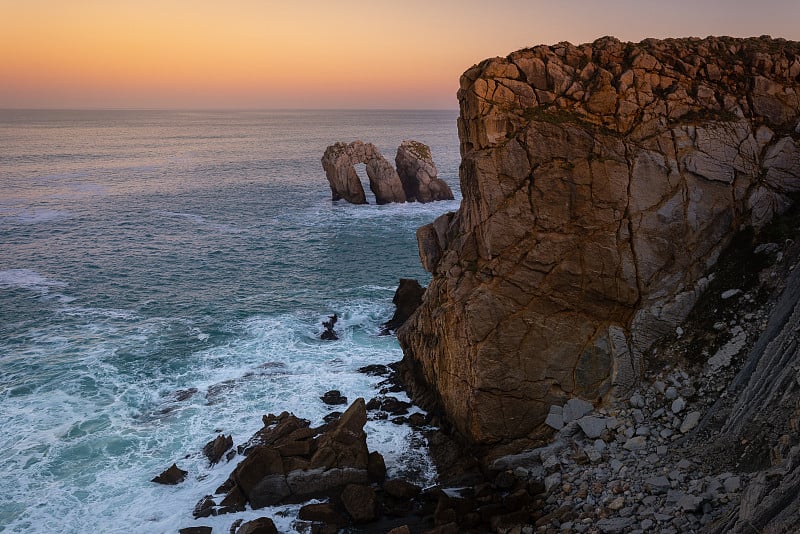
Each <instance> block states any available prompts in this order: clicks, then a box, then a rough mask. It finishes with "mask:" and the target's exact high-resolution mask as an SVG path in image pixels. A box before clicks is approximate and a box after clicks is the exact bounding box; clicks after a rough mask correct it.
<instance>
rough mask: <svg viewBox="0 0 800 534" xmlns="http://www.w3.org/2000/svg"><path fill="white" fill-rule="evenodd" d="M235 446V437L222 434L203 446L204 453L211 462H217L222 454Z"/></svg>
mask: <svg viewBox="0 0 800 534" xmlns="http://www.w3.org/2000/svg"><path fill="white" fill-rule="evenodd" d="M232 447H233V437H231V436H225V435H224V434H220V435H219V436H217V437H216V438H214V439H213V440H211V441H209V442H208V443H206V445H205V447H203V454H204V455H205V457H206V458H208V461H209V463H210V464H212V465H213V464H215V463H217V462H219V461H220V459H222V456H223V455H224V454H225V453H226V452H227V451H228V450H229V449H231V448H232Z"/></svg>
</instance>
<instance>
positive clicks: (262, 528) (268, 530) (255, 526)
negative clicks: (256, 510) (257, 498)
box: [236, 517, 278, 534]
mask: <svg viewBox="0 0 800 534" xmlns="http://www.w3.org/2000/svg"><path fill="white" fill-rule="evenodd" d="M236 534H278V529H277V528H276V527H275V523H274V522H273V521H272V519H270V518H269V517H259V518H258V519H253V520H252V521H248V522H247V523H243V524H242V526H240V527H239V530H237V531H236Z"/></svg>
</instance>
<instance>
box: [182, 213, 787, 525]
mask: <svg viewBox="0 0 800 534" xmlns="http://www.w3.org/2000/svg"><path fill="white" fill-rule="evenodd" d="M799 225H800V210H798V209H797V208H795V209H793V210H792V211H790V212H789V213H787V214H786V216H785V217H783V218H781V219H779V220H778V221H776V222H775V223H774V225H772V226H770V227H767V228H766V229H765V232H763V233H762V235H761V236H760V237H759V238H758V239H752V236H751V238H750V239H745V240H743V241H742V242H740V243H736V244H735V245H734V246H732V247H731V248H730V249H729V250H728V251H727V253H726V254H725V255H724V256H723V258H722V259H721V260H720V262H719V264H718V266H717V269H716V270H715V272H714V275H713V276H712V279H713V280H712V283H711V285H710V286H709V289H708V292H707V293H706V294H705V295H704V296H703V298H702V299H701V300H700V302H699V303H698V307H697V309H696V311H695V313H694V314H693V315H690V316H689V317H688V318H687V320H686V321H685V323H683V324H682V325H681V326H680V327H679V329H678V330H676V332H675V334H674V336H673V338H671V339H669V340H665V341H664V342H663V343H661V344H659V345H658V346H657V347H654V348H653V349H652V351H651V353H650V354H648V361H649V362H650V365H649V367H648V369H646V371H645V374H644V377H643V380H642V381H641V383H640V385H639V387H638V388H637V390H636V391H635V392H634V393H632V394H631V395H630V396H629V397H627V398H625V399H621V400H620V401H618V402H617V403H615V404H613V405H610V406H607V407H602V408H599V409H596V408H595V407H594V406H593V405H592V404H591V403H587V402H585V401H581V400H579V399H572V400H570V401H568V402H566V403H565V404H564V405H563V406H556V407H554V408H551V411H550V415H549V416H548V427H549V428H550V429H551V432H552V435H551V436H550V440H549V441H548V442H547V443H546V444H544V445H543V446H541V447H538V448H532V449H529V450H526V451H524V452H522V453H519V454H515V455H507V456H501V457H499V458H494V459H492V458H490V457H488V456H482V455H483V454H484V453H485V452H486V450H485V449H481V448H475V447H473V448H470V447H468V446H465V445H464V443H463V441H460V438H458V436H457V434H455V433H453V432H452V429H451V428H450V427H448V426H447V425H446V424H444V423H446V422H443V421H442V420H441V419H440V418H439V416H438V415H436V414H428V415H423V414H422V413H420V412H418V411H415V412H414V413H413V414H411V415H409V414H408V412H409V409H410V408H412V406H411V405H410V404H409V403H405V402H403V401H400V400H398V399H397V398H395V397H393V396H392V392H393V391H398V390H400V389H401V388H402V387H403V384H402V381H401V376H402V375H401V374H400V373H398V372H397V371H396V369H397V368H398V367H402V365H401V364H394V365H392V366H382V365H377V366H369V367H367V368H363V369H362V370H361V371H362V372H365V373H370V374H373V375H379V376H383V377H385V380H384V381H383V382H381V383H380V386H379V387H380V388H381V389H380V392H379V394H378V395H377V396H376V397H375V398H373V399H370V400H369V401H366V402H365V401H364V399H358V400H356V401H354V402H353V403H352V404H351V405H350V406H349V408H347V410H345V411H344V414H339V413H338V412H333V413H334V414H335V415H336V414H338V415H336V417H334V418H333V419H332V420H331V422H329V423H327V424H326V425H324V426H323V427H320V428H317V429H312V428H310V427H309V426H308V424H307V423H308V422H307V421H302V420H299V419H297V418H296V417H294V416H292V415H291V414H286V413H284V414H280V415H278V416H274V415H267V416H265V417H264V419H263V422H264V425H265V426H264V428H263V429H262V430H261V431H259V432H258V433H257V434H256V435H254V436H253V438H251V439H250V440H249V441H248V442H247V443H245V444H242V445H239V447H238V450H239V452H243V453H245V454H246V457H245V460H243V461H242V462H241V463H240V464H239V466H237V467H236V468H235V469H234V470H233V473H232V475H231V479H230V481H229V482H230V484H227V485H226V487H223V488H220V490H223V491H220V496H206V497H203V498H202V499H200V501H199V502H198V505H197V507H196V508H195V511H194V514H195V517H196V518H197V523H202V518H203V517H204V516H208V515H212V514H214V515H217V514H222V513H231V514H232V515H231V530H230V532H232V533H239V534H243V533H250V534H252V533H254V532H277V531H276V530H270V528H272V527H269V524H270V522H269V521H268V519H269V518H264V519H262V520H261V521H260V523H258V525H249V524H248V523H243V524H242V523H241V520H236V519H235V517H236V516H235V512H236V511H238V510H242V509H243V508H244V506H245V505H247V506H250V507H251V508H257V507H260V506H264V505H267V504H274V502H275V495H278V494H279V495H281V496H282V497H281V499H288V500H296V501H303V500H305V499H306V498H308V497H309V496H312V495H313V496H315V497H317V498H320V497H321V498H322V501H320V500H314V501H312V502H311V504H307V505H305V506H303V507H302V508H301V509H300V513H299V516H298V518H297V521H296V522H295V524H294V527H295V528H297V529H298V530H299V531H305V532H314V533H322V532H325V533H333V532H352V533H381V534H383V533H393V534H402V533H425V534H443V533H461V532H472V533H482V532H496V533H504V534H523V533H534V532H536V533H564V534H568V533H623V532H624V533H638V532H641V533H645V532H661V533H673V534H677V533H683V532H709V533H710V532H726V530H725V528H726V527H725V525H728V524H729V523H731V522H732V521H733V522H734V523H735V522H736V520H737V518H739V517H740V516H742V517H743V513H747V511H748V510H752V509H754V508H755V507H756V505H757V504H758V502H757V501H754V497H753V491H754V490H753V489H752V488H754V487H762V486H758V485H757V480H758V479H759V477H760V476H761V477H763V476H765V475H764V473H771V474H769V475H768V477H769V478H770V480H772V481H773V483H774V481H776V480H779V479H781V478H782V474H781V473H782V471H781V469H785V468H786V465H787V463H791V459H792V458H793V456H792V451H793V449H792V448H793V447H795V446H796V445H797V435H796V433H795V434H792V435H789V434H787V433H786V430H787V429H785V428H783V426H782V425H781V424H778V423H781V421H778V420H775V421H773V422H774V423H775V424H774V425H773V426H774V428H773V429H772V431H771V432H768V433H762V434H761V435H758V436H751V437H750V438H749V439H744V440H740V441H739V442H737V443H732V442H729V441H726V438H725V434H724V433H723V432H722V430H723V428H722V427H723V425H722V424H721V423H720V422H719V421H718V420H717V419H719V414H720V413H721V410H722V409H723V408H722V405H724V404H725V403H726V402H727V403H729V404H730V403H733V402H734V401H735V398H736V397H735V395H733V394H732V393H730V392H729V390H730V388H731V387H732V384H734V383H735V381H736V378H737V376H739V375H740V374H741V372H742V369H744V368H745V367H746V363H747V358H746V357H745V355H746V354H747V352H748V350H750V349H752V348H753V347H754V346H756V345H757V341H758V339H759V337H760V336H762V334H763V332H764V331H765V330H766V328H767V325H768V323H769V321H770V316H771V314H772V313H773V312H774V309H775V307H776V305H777V302H778V301H779V300H780V298H781V297H782V296H783V295H784V294H785V292H786V289H787V287H789V288H791V287H793V286H792V284H793V283H794V282H793V280H792V276H794V277H795V278H796V277H797V275H798V273H800V270H798V269H797V267H798V266H800V240H798V241H794V240H793V238H792V237H791V236H792V235H793V234H792V233H791V232H797V231H798V230H800V228H798V226H799ZM775 228H777V229H778V230H777V231H773V230H775ZM781 228H784V230H780V229H781ZM786 228H789V233H781V232H785V229H786ZM776 232H777V233H776ZM794 235H797V234H796V233H795V234H794ZM768 238H779V239H778V240H776V241H774V242H772V241H769V242H768V241H764V240H765V239H768ZM756 260H758V261H756ZM404 285H406V284H404ZM414 293H415V292H414ZM415 294H416V293H415ZM399 307H401V306H399ZM709 325H710V326H709ZM798 384H799V385H800V382H799V383H798ZM797 390H798V388H794V389H793V390H792V391H794V392H795V395H794V397H792V399H791V400H792V402H800V392H798V391H797ZM326 398H329V399H333V398H336V399H344V397H341V396H336V395H335V393H334V392H329V394H326ZM345 402H346V399H345ZM368 417H369V418H380V419H384V418H388V419H391V420H392V421H393V422H396V423H397V424H408V425H411V426H412V427H413V428H415V429H416V431H417V432H419V433H420V436H424V438H425V441H426V442H427V443H428V446H429V447H430V448H431V455H432V457H433V459H434V460H435V461H436V463H437V468H438V470H439V473H440V480H439V481H438V482H439V483H438V484H437V485H435V486H433V487H428V488H422V487H419V486H418V485H415V484H413V483H411V482H408V481H405V480H402V479H398V478H394V479H388V480H387V479H386V478H385V473H386V467H385V465H383V462H382V461H381V460H382V459H381V458H379V455H377V453H374V452H373V453H369V451H367V450H366V443H365V441H364V435H363V424H364V422H366V419H367V418H368ZM786 424H790V423H788V422H787V423H786ZM442 425H443V426H442ZM795 425H796V423H795ZM343 429H347V430H346V431H345V430H343ZM337 433H338V435H340V436H341V434H342V433H346V434H347V436H348V439H346V440H344V442H346V446H344V447H339V446H341V445H342V442H343V440H342V439H340V438H332V436H334V435H337ZM326 436H327V437H326ZM315 442H316V443H315ZM326 442H327V443H329V444H334V449H335V448H336V447H339V449H338V451H337V453H336V454H333V455H328V454H327V453H320V451H321V450H325V449H326V445H324V444H325V443H326ZM302 443H306V444H302ZM265 446H267V447H268V448H271V449H272V450H274V451H277V454H278V456H276V457H275V458H272V459H273V460H274V459H276V458H278V457H279V458H280V460H281V461H280V463H281V466H280V468H277V469H275V468H274V467H273V470H277V471H283V473H282V474H281V475H280V476H281V477H283V480H284V481H287V483H286V486H287V487H289V488H291V487H293V485H295V486H296V483H289V482H288V479H289V478H290V477H291V474H289V475H287V474H286V472H287V469H284V466H286V465H292V463H293V462H297V464H296V466H295V467H297V466H301V467H300V468H302V469H309V468H312V466H314V465H316V464H315V463H314V460H313V458H314V457H315V456H317V458H318V459H319V458H320V457H322V456H329V457H332V458H338V460H337V462H338V463H336V462H333V463H331V462H327V463H326V462H323V463H324V464H325V465H326V468H327V469H333V470H334V471H335V472H336V477H339V475H341V469H343V468H347V467H350V468H352V469H354V470H355V471H354V473H356V475H355V477H354V478H352V480H351V479H349V478H348V479H347V480H345V479H342V478H338V479H335V480H334V477H331V476H330V475H328V476H327V477H326V476H318V477H316V478H317V480H316V481H315V484H316V487H310V486H307V485H306V486H305V490H308V493H307V494H302V493H301V494H292V493H286V492H278V493H277V494H276V493H275V492H273V491H272V489H274V488H273V486H274V484H272V485H270V484H268V485H266V486H265V485H264V484H263V482H261V483H259V484H255V485H253V484H250V485H249V486H248V485H247V482H244V484H245V486H244V487H245V488H246V489H245V491H244V492H241V493H239V492H237V490H236V489H235V486H236V485H238V484H240V483H242V481H243V480H244V481H246V480H247V479H248V478H252V477H251V476H250V475H248V474H247V471H248V470H249V469H252V466H253V465H259V466H260V467H259V468H258V469H257V471H258V473H259V476H261V475H263V474H264V473H266V472H267V471H268V470H269V469H266V470H265V468H264V464H265V463H266V464H268V463H269V462H263V461H262V460H263V456H265V454H264V453H258V452H255V455H254V451H258V449H259V448H263V447H265ZM328 449H330V447H328ZM232 450H235V449H233V448H232V443H230V441H229V439H228V438H227V437H225V436H218V437H217V438H216V439H215V440H212V441H210V442H209V444H208V445H207V446H206V447H205V448H204V453H205V454H206V455H207V456H208V457H209V461H212V462H213V461H219V460H220V459H222V458H224V457H225V455H226V454H230V451H232ZM293 458H294V459H293ZM342 462H344V463H342ZM348 462H349V463H348ZM317 463H319V460H317ZM321 465H322V464H321ZM317 467H319V466H317ZM291 471H292V470H291V469H289V470H288V472H289V473H291ZM320 473H322V472H320ZM320 473H318V475H319V474H320ZM273 474H274V473H273ZM266 478H269V476H268V475H264V476H263V477H262V481H263V479H266ZM306 480H307V479H306ZM332 480H333V482H332V483H331V484H328V482H330V481H332ZM273 481H274V479H273ZM259 486H260V489H259V490H257V491H255V492H254V488H256V487H259ZM267 486H269V488H272V489H269V488H267ZM282 487H283V486H282ZM265 488H267V489H269V492H267V493H268V494H269V495H270V497H269V498H268V499H267V500H266V501H265V500H263V499H261V500H259V499H260V497H259V496H258V495H257V493H258V491H261V490H264V489H265ZM762 489H763V487H762ZM232 494H236V495H235V497H236V499H231V498H230V496H231V495H232ZM243 497H246V498H243ZM234 501H235V502H234ZM254 502H255V506H254ZM742 510H745V512H742ZM256 527H258V529H261V530H258V529H256ZM203 529H204V527H202V526H191V527H187V528H186V529H183V530H181V532H185V533H199V532H210V531H209V530H203ZM731 531H734V530H731ZM742 532H746V530H745V531H742ZM776 532H789V531H788V530H776Z"/></svg>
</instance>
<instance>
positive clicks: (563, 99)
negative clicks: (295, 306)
mask: <svg viewBox="0 0 800 534" xmlns="http://www.w3.org/2000/svg"><path fill="white" fill-rule="evenodd" d="M731 50H733V51H735V53H733V52H731ZM798 55H800V44H798V43H796V42H791V41H784V40H772V39H770V38H768V37H761V38H748V39H736V38H730V37H709V38H706V39H668V40H663V41H659V40H656V39H648V40H645V41H642V42H640V43H622V42H620V41H618V40H616V39H614V38H610V37H607V38H603V39H599V40H597V41H596V42H594V43H589V44H584V45H579V46H574V45H571V44H569V43H561V44H559V45H555V46H544V45H542V46H537V47H534V48H529V49H525V50H520V51H517V52H514V53H512V54H510V55H509V56H507V57H499V58H493V59H488V60H486V61H483V62H481V63H480V64H478V65H476V66H474V67H472V68H471V69H469V70H468V71H467V72H465V73H464V75H463V76H462V78H461V88H460V90H459V94H458V95H459V104H460V108H461V111H460V116H459V119H458V129H459V138H460V141H461V154H462V163H461V166H460V181H461V191H462V194H463V200H462V202H461V206H460V208H459V209H458V211H457V212H456V213H454V214H446V215H443V216H441V217H439V218H438V219H436V220H435V221H434V222H433V223H431V224H429V225H426V226H424V227H423V228H421V229H420V230H419V231H418V232H417V238H418V242H419V249H420V257H421V260H422V264H423V266H424V267H425V268H426V269H427V270H429V271H430V272H431V273H432V280H431V282H430V284H429V285H428V288H427V289H426V291H425V294H424V296H423V301H422V304H421V305H420V307H419V308H418V309H417V311H416V312H415V313H414V314H413V315H412V316H411V317H410V318H409V320H408V321H407V322H406V323H405V324H404V325H403V326H402V327H400V328H399V329H398V330H397V337H398V340H399V341H400V344H401V346H402V348H403V351H404V355H405V356H404V363H403V375H404V379H405V381H406V383H408V384H409V388H410V390H411V394H412V396H413V397H414V398H415V400H418V401H419V402H420V403H422V404H423V407H424V408H427V409H429V410H432V411H435V412H436V413H439V412H441V413H443V415H444V416H445V418H446V419H448V420H449V422H450V423H452V424H453V426H454V427H455V429H456V430H457V431H458V433H459V434H461V435H462V436H463V437H465V438H466V440H467V441H468V442H471V443H473V444H479V445H487V446H491V447H498V446H508V447H512V448H513V447H517V448H520V447H524V446H525V445H526V444H532V443H533V442H535V440H536V439H538V438H540V437H541V436H542V435H543V434H546V433H547V429H544V428H543V425H544V423H545V420H546V418H547V417H548V412H549V407H550V406H553V405H560V406H563V405H564V404H565V402H566V401H567V400H568V399H570V398H579V399H584V400H586V401H589V402H592V403H597V404H598V406H600V404H601V402H602V401H607V400H608V399H612V398H614V397H621V398H624V396H625V395H629V394H630V392H631V391H632V390H633V389H634V388H635V386H636V384H637V383H638V380H639V378H640V375H641V373H642V369H643V366H642V357H643V354H644V353H645V351H647V350H648V349H649V348H650V347H652V346H653V345H654V344H655V343H656V342H657V341H659V340H661V339H663V338H664V337H665V336H669V335H674V332H675V329H676V327H677V325H678V324H680V322H681V321H683V320H684V319H685V318H686V317H687V315H688V314H689V312H690V311H691V309H692V307H693V306H694V304H695V302H696V301H697V299H698V298H699V296H700V295H701V294H702V293H703V291H704V290H705V288H706V287H707V285H708V282H709V280H708V278H707V275H708V274H709V272H710V270H711V269H712V268H713V267H714V265H715V262H716V261H717V258H718V257H719V255H720V253H721V252H722V251H723V250H724V249H725V248H726V246H727V245H728V244H729V243H730V242H731V241H732V239H733V237H734V235H735V234H736V233H737V232H738V231H739V229H740V228H743V227H746V226H755V227H760V226H762V225H763V224H765V223H766V222H767V221H768V220H770V218H771V217H772V216H773V215H775V214H776V213H781V212H782V211H783V210H785V209H787V207H788V206H790V205H791V202H792V195H793V194H794V193H795V192H797V191H800V163H799V162H800V146H798V141H797V140H796V135H795V134H794V133H793V129H794V128H795V126H796V125H797V124H798V118H800V83H799V82H798V79H797V77H796V75H790V72H789V70H790V68H792V67H790V65H792V64H793V63H792V60H787V59H786V58H787V57H797V56H798ZM681 58H693V60H692V61H694V62H695V63H696V64H702V65H706V66H709V65H710V66H713V68H705V69H690V70H691V72H689V70H687V69H686V65H687V64H686V63H684V62H683V60H682V59H681ZM742 80H748V81H747V82H745V83H743V82H742ZM701 86H702V87H704V89H703V90H700V89H698V88H699V87H701ZM551 423H552V424H554V425H555V426H558V422H557V421H552V420H551ZM507 452H512V451H510V450H509V451H507Z"/></svg>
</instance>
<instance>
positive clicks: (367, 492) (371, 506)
mask: <svg viewBox="0 0 800 534" xmlns="http://www.w3.org/2000/svg"><path fill="white" fill-rule="evenodd" d="M341 499H342V504H343V505H344V507H345V510H347V513H348V514H350V517H352V518H353V522H354V523H369V522H370V521H374V520H375V519H376V518H377V515H378V514H377V501H376V498H375V490H374V489H372V488H371V487H370V486H361V485H356V484H351V485H349V486H347V487H346V488H345V489H344V490H343V491H342V496H341Z"/></svg>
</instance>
